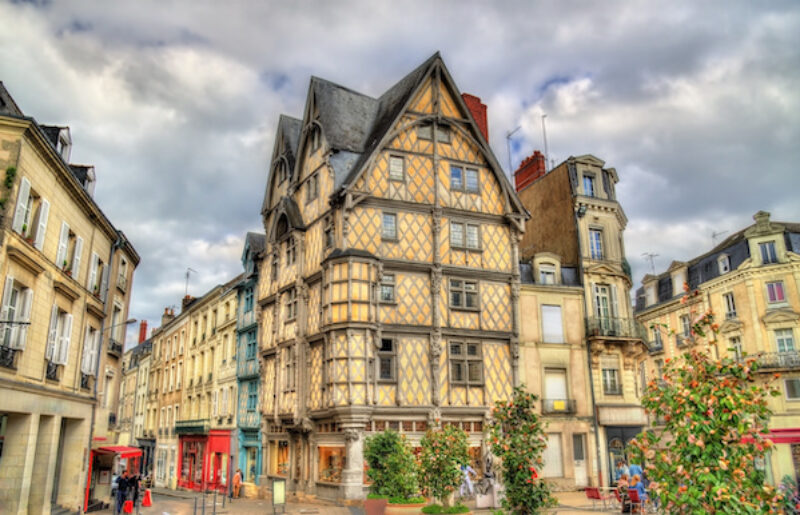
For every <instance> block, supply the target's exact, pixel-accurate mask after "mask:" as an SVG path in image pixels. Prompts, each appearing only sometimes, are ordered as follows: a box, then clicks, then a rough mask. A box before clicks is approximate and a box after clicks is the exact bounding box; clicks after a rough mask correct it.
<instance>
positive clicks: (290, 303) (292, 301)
mask: <svg viewBox="0 0 800 515" xmlns="http://www.w3.org/2000/svg"><path fill="white" fill-rule="evenodd" d="M296 316H297V288H292V289H291V290H289V291H287V292H286V320H287V321H288V320H294V319H295V317H296Z"/></svg>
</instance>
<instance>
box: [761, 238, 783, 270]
mask: <svg viewBox="0 0 800 515" xmlns="http://www.w3.org/2000/svg"><path fill="white" fill-rule="evenodd" d="M758 247H759V249H760V250H761V263H762V264H764V265H768V264H770V263H777V262H778V254H777V253H776V252H775V242H774V241H765V242H764V243H759V244H758Z"/></svg>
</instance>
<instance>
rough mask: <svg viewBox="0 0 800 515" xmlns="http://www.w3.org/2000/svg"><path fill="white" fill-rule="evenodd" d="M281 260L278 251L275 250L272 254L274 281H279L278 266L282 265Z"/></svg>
mask: <svg viewBox="0 0 800 515" xmlns="http://www.w3.org/2000/svg"><path fill="white" fill-rule="evenodd" d="M279 261H280V258H279V257H278V253H277V252H274V253H273V254H272V264H271V265H270V266H271V268H272V280H273V281H277V280H278V267H279V266H280V265H279Z"/></svg>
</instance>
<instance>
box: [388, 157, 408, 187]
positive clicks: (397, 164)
mask: <svg viewBox="0 0 800 515" xmlns="http://www.w3.org/2000/svg"><path fill="white" fill-rule="evenodd" d="M389 179H391V180H393V181H404V180H405V160H404V159H403V158H402V157H401V156H389Z"/></svg>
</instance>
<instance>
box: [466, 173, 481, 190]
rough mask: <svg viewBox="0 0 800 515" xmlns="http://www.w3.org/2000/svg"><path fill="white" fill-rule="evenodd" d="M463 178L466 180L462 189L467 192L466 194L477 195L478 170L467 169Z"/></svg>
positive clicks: (478, 183) (478, 185) (478, 184)
mask: <svg viewBox="0 0 800 515" xmlns="http://www.w3.org/2000/svg"><path fill="white" fill-rule="evenodd" d="M464 178H465V179H466V181H465V188H464V189H465V190H466V191H467V193H478V189H479V187H480V182H479V181H478V170H475V169H472V168H467V170H466V172H465V176H464Z"/></svg>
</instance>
